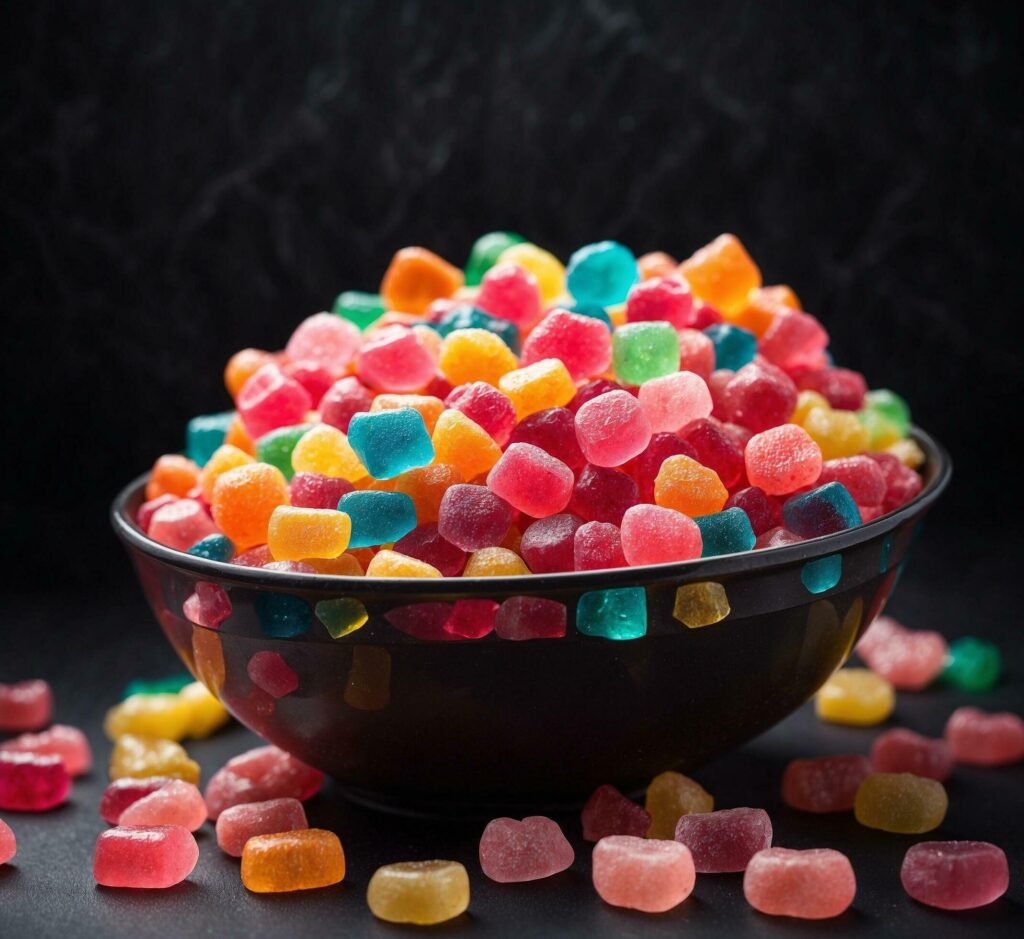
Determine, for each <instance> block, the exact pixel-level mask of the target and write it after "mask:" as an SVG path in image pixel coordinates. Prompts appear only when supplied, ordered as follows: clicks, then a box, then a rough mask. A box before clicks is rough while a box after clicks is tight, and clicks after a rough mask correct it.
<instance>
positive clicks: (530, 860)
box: [480, 815, 576, 884]
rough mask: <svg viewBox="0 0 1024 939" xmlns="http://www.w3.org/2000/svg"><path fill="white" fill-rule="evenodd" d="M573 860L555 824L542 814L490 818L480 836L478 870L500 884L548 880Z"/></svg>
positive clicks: (568, 847)
mask: <svg viewBox="0 0 1024 939" xmlns="http://www.w3.org/2000/svg"><path fill="white" fill-rule="evenodd" d="M575 857H576V855H575V852H574V851H573V849H572V845H570V844H569V842H568V841H567V840H566V837H565V835H563V834H562V829H561V828H559V827H558V823H557V822H554V821H552V820H551V819H550V818H546V817H545V816H543V815H530V816H528V817H527V818H524V819H523V820H522V821H516V820H515V819H514V818H495V819H492V820H491V821H490V822H488V823H487V827H486V828H484V833H483V835H481V837H480V867H481V868H483V872H484V873H485V874H486V875H487V876H488V877H490V879H491V880H496V881H497V882H498V883H502V884H511V883H522V882H524V881H528V880H541V879H543V878H545V877H551V876H552V875H553V874H558V873H560V872H561V871H564V870H566V869H567V868H568V867H571V866H572V862H573V861H574V860H575Z"/></svg>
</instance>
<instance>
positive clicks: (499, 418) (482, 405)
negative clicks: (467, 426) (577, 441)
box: [444, 381, 578, 449]
mask: <svg viewBox="0 0 1024 939" xmlns="http://www.w3.org/2000/svg"><path fill="white" fill-rule="evenodd" d="M444 403H445V407H448V408H454V409H455V410H456V411H461V412H462V413H463V414H465V415H466V417H468V418H469V419H470V420H471V421H473V422H474V423H476V424H478V425H479V426H480V427H482V428H483V429H484V430H485V431H486V432H487V433H488V434H490V435H491V437H492V438H493V439H494V442H495V443H496V444H498V446H500V447H503V446H505V444H506V443H508V439H509V435H510V434H511V433H512V428H513V427H515V426H516V406H515V405H514V404H513V403H512V399H511V398H510V397H509V396H508V395H506V394H504V393H503V392H501V391H498V389H497V388H495V387H494V386H493V385H488V384H487V382H483V381H474V382H470V383H469V384H468V385H459V386H458V387H457V388H453V389H452V390H451V392H450V393H449V394H448V395H447V397H446V398H445V399H444ZM542 413H543V412H542ZM577 449H578V445H577Z"/></svg>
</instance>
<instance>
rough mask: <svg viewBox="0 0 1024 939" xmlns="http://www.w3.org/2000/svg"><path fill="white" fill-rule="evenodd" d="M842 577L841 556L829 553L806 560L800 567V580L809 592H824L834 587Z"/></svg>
mask: <svg viewBox="0 0 1024 939" xmlns="http://www.w3.org/2000/svg"><path fill="white" fill-rule="evenodd" d="M842 577H843V556H842V555H841V554H829V555H827V556H826V557H823V558H817V559H816V560H813V561H808V562H807V563H806V564H804V566H803V567H801V568H800V581H801V582H802V583H803V585H804V586H805V587H806V588H807V589H808V591H810V592H811V593H825V591H827V590H831V589H832V588H833V587H835V586H836V585H837V584H838V583H839V581H840V580H841V579H842Z"/></svg>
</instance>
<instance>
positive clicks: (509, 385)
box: [498, 359, 576, 421]
mask: <svg viewBox="0 0 1024 939" xmlns="http://www.w3.org/2000/svg"><path fill="white" fill-rule="evenodd" d="M498 388H500V389H501V391H503V392H504V393H505V394H506V395H508V396H509V398H511V399H512V403H513V404H514V405H515V406H516V419H517V420H520V421H521V420H522V419H523V418H524V417H529V416H530V415H531V414H535V413H536V412H537V411H545V410H547V409H548V408H560V407H563V406H564V405H566V404H568V403H569V402H570V401H572V399H573V398H574V397H575V396H576V386H575V385H574V384H573V380H572V376H571V375H570V374H569V370H568V369H567V368H566V367H565V363H564V362H563V361H562V360H561V359H541V360H540V361H539V362H534V363H533V364H532V365H527V366H526V367H525V368H517V369H515V371H512V372H507V373H506V374H504V375H502V376H501V380H500V381H499V382H498Z"/></svg>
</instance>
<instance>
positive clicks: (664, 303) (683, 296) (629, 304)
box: [626, 271, 693, 329]
mask: <svg viewBox="0 0 1024 939" xmlns="http://www.w3.org/2000/svg"><path fill="white" fill-rule="evenodd" d="M692 315H693V294H692V293H690V288H689V286H688V285H687V284H686V282H685V281H684V280H682V278H680V277H679V276H678V275H676V274H675V271H672V272H671V274H668V275H667V276H655V277H648V278H646V279H644V280H643V281H641V282H640V283H638V284H636V285H635V286H634V287H633V288H632V289H631V290H630V291H629V296H627V297H626V322H628V323H643V322H647V321H649V320H656V321H657V320H661V321H664V322H666V323H671V324H672V325H673V326H674V327H675V328H676V329H683V328H685V327H687V326H689V325H690V323H691V320H692Z"/></svg>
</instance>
